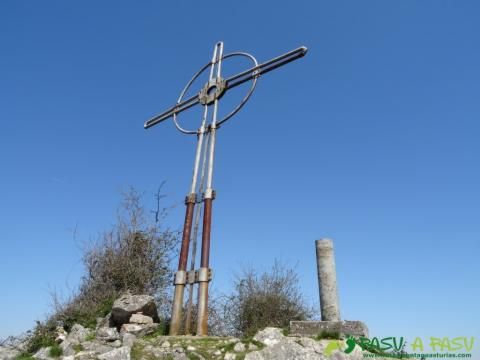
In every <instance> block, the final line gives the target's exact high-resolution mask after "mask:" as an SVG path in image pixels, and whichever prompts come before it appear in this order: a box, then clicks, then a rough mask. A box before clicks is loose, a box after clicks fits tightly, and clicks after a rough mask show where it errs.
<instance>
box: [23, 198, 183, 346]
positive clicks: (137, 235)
mask: <svg viewBox="0 0 480 360" xmlns="http://www.w3.org/2000/svg"><path fill="white" fill-rule="evenodd" d="M157 200H158V201H159V200H160V196H159V195H157ZM165 216H166V209H160V208H159V207H158V209H157V211H156V216H155V220H152V221H149V219H148V217H147V214H146V212H145V209H144V207H143V206H142V204H141V196H140V194H139V193H138V192H137V191H135V190H134V189H130V190H129V191H128V192H126V193H124V194H123V201H122V204H121V207H120V208H119V211H118V219H117V223H116V225H114V226H113V227H112V229H111V230H109V231H107V232H105V233H103V234H102V235H101V236H100V237H99V238H98V240H97V241H95V242H91V243H88V244H86V245H85V247H84V249H83V264H84V266H85V275H84V276H83V278H82V280H81V283H80V286H79V289H78V290H77V291H76V292H75V293H74V294H73V295H72V296H70V298H69V299H67V300H61V299H59V297H58V296H57V295H56V294H55V293H54V294H52V297H53V308H54V309H53V314H52V315H51V316H50V317H49V318H48V319H47V320H46V321H45V323H40V322H39V323H38V324H37V326H36V327H35V330H34V332H33V336H31V337H30V340H29V343H28V350H29V353H33V352H35V351H37V350H38V349H39V348H41V347H45V346H51V345H52V344H53V340H54V339H55V329H56V327H57V325H59V324H60V325H62V326H63V327H64V328H65V330H67V331H70V329H71V327H72V326H73V325H74V324H75V323H78V324H80V325H83V326H85V327H88V328H95V325H96V319H97V318H98V317H104V316H106V315H107V314H108V313H109V312H110V311H111V308H112V305H113V301H114V300H115V299H116V298H118V297H119V296H121V295H122V294H124V293H125V292H131V293H132V294H149V295H152V296H154V297H155V298H156V299H157V305H159V310H160V314H162V313H163V314H164V315H166V314H167V312H168V311H169V308H170V302H169V301H170V300H169V296H168V292H169V291H170V289H169V285H170V282H171V279H172V271H171V269H170V261H171V260H172V257H173V255H174V254H175V253H174V251H175V248H176V244H177V243H178V232H176V231H171V230H170V229H168V228H163V227H162V226H161V225H162V224H161V220H163V219H164V218H165Z"/></svg>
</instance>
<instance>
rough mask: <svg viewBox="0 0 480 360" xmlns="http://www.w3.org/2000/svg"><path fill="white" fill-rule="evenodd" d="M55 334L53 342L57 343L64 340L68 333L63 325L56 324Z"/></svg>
mask: <svg viewBox="0 0 480 360" xmlns="http://www.w3.org/2000/svg"><path fill="white" fill-rule="evenodd" d="M55 334H56V336H55V342H56V343H57V344H60V343H61V342H63V341H65V339H66V338H67V335H68V333H67V332H66V331H65V329H64V328H63V326H57V328H56V329H55Z"/></svg>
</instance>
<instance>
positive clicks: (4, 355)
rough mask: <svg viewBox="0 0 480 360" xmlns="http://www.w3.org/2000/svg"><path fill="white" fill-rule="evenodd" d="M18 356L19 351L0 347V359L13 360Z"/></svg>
mask: <svg viewBox="0 0 480 360" xmlns="http://www.w3.org/2000/svg"><path fill="white" fill-rule="evenodd" d="M18 355H20V351H18V350H16V349H13V348H9V347H5V346H0V359H2V360H14V359H15V358H16V357H17V356H18Z"/></svg>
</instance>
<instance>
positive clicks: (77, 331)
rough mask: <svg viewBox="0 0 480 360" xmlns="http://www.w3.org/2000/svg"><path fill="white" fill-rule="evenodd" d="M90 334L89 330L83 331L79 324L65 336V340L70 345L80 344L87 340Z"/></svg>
mask: <svg viewBox="0 0 480 360" xmlns="http://www.w3.org/2000/svg"><path fill="white" fill-rule="evenodd" d="M91 333H92V331H91V330H89V329H85V328H84V327H83V326H82V325H80V324H75V325H73V326H72V328H71V329H70V333H69V334H68V335H67V338H66V340H68V341H70V342H71V343H72V344H80V343H82V342H84V341H85V340H87V337H88V336H89V335H90V334H91Z"/></svg>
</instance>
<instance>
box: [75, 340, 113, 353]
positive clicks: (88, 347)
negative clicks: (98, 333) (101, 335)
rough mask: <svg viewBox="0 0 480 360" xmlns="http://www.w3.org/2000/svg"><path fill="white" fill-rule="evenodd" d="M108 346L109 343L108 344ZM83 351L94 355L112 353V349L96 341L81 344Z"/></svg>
mask: <svg viewBox="0 0 480 360" xmlns="http://www.w3.org/2000/svg"><path fill="white" fill-rule="evenodd" d="M109 344H110V343H109ZM82 347H83V351H93V352H95V353H96V354H103V353H106V352H109V351H112V349H113V348H112V347H111V346H108V345H106V344H104V343H102V342H100V341H99V340H98V341H86V342H84V343H82Z"/></svg>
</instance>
